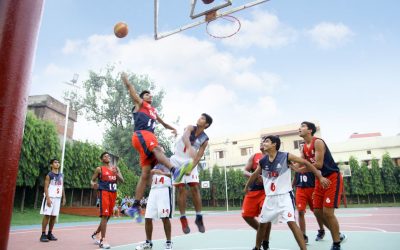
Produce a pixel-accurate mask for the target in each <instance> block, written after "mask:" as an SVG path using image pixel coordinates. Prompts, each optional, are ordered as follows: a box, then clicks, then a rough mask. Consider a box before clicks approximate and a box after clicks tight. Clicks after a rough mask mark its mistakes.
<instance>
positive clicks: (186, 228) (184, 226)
mask: <svg viewBox="0 0 400 250" xmlns="http://www.w3.org/2000/svg"><path fill="white" fill-rule="evenodd" d="M180 220H181V225H182V231H183V232H184V233H185V234H188V233H190V228H189V223H188V220H187V219H186V216H182V217H181V218H180Z"/></svg>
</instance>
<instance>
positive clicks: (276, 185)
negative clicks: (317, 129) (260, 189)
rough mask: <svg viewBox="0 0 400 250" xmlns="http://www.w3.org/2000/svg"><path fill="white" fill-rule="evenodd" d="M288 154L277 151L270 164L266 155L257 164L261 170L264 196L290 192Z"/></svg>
mask: <svg viewBox="0 0 400 250" xmlns="http://www.w3.org/2000/svg"><path fill="white" fill-rule="evenodd" d="M288 155H289V154H288V153H287V152H280V151H278V152H277V154H276V157H275V159H273V160H272V162H271V161H270V159H269V156H268V155H266V156H264V158H262V159H261V160H260V162H259V164H260V167H261V169H262V177H263V180H264V190H265V194H266V195H267V196H268V195H278V194H286V193H289V192H290V191H292V182H291V171H290V168H289V164H288Z"/></svg>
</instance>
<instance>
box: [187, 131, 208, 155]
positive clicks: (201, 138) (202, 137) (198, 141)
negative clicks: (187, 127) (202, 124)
mask: <svg viewBox="0 0 400 250" xmlns="http://www.w3.org/2000/svg"><path fill="white" fill-rule="evenodd" d="M196 131H197V126H193V131H192V132H191V133H190V137H189V141H190V144H191V145H192V147H193V148H195V149H196V151H198V150H199V149H200V147H201V146H203V144H204V143H205V142H206V141H208V140H209V138H208V136H207V134H206V133H205V132H204V131H202V132H201V133H200V134H199V135H198V136H196Z"/></svg>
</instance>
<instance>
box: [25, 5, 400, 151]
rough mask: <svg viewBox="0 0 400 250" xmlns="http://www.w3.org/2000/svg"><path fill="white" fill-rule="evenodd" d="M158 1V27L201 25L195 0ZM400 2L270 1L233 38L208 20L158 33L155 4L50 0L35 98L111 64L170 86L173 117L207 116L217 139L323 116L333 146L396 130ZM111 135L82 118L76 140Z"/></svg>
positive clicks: (399, 127)
mask: <svg viewBox="0 0 400 250" xmlns="http://www.w3.org/2000/svg"><path fill="white" fill-rule="evenodd" d="M159 1H160V6H159V30H160V32H164V31H168V30H171V29H175V28H178V27H181V26H183V25H185V24H188V23H191V22H193V21H192V20H191V19H190V18H189V12H190V4H189V2H190V1H189V0H187V1H183V0H168V1H166V0H159ZM198 2H199V4H201V1H198ZM220 2H223V1H222V0H215V2H214V4H219V3H220ZM246 2H247V3H248V2H251V0H247V1H245V0H236V1H234V5H233V7H237V6H240V5H241V4H244V3H246ZM204 8H208V6H202V5H198V6H196V9H195V10H196V11H201V10H204ZM228 8H229V7H227V8H226V9H225V10H227V9H228ZM399 9H400V2H399V1H395V0H387V1H367V2H366V1H361V0H353V1H348V0H336V1H328V0H309V1H292V0H271V1H268V2H266V3H263V4H261V5H258V6H255V7H252V8H248V9H245V10H242V11H240V12H236V13H235V14H234V16H235V17H237V18H238V19H239V20H240V22H241V29H240V31H239V32H238V33H237V34H236V35H234V36H232V37H230V38H226V39H215V38H212V37H210V36H209V35H208V34H207V32H206V30H205V25H201V26H198V27H195V28H192V29H190V30H186V31H183V32H180V33H178V34H175V35H172V36H169V37H166V38H164V39H161V40H157V41H156V40H154V39H153V37H154V32H153V30H154V8H153V1H150V0H147V1H130V0H113V1H109V0H86V1H78V0H47V1H45V6H44V11H43V17H42V23H41V28H40V32H39V37H38V44H37V51H36V57H35V63H34V66H33V74H32V80H31V84H30V93H29V94H30V95H41V94H49V95H51V96H53V97H55V98H57V99H59V100H62V97H63V93H64V91H66V90H71V89H70V87H69V86H68V85H66V84H64V82H68V81H70V80H71V79H72V76H73V75H74V74H75V73H77V74H79V80H78V85H79V84H81V83H82V82H83V81H85V80H86V79H88V72H89V70H94V71H99V70H101V69H104V68H106V67H107V65H111V64H112V65H116V67H117V68H118V70H121V71H126V70H128V71H130V72H133V73H136V74H140V75H143V74H145V75H148V76H149V77H150V79H152V80H153V81H154V83H155V84H156V85H157V88H158V90H161V89H163V90H164V91H165V92H166V96H165V98H164V100H163V104H162V105H163V114H164V121H166V122H167V123H172V122H173V121H175V120H176V119H177V118H178V117H179V119H180V124H179V125H180V127H184V126H186V125H188V124H194V123H195V122H196V120H197V118H198V117H199V115H200V114H201V113H203V112H206V113H208V114H210V115H211V116H212V117H213V118H214V122H213V124H212V126H211V127H210V128H209V129H207V132H208V134H209V136H210V137H211V138H212V137H225V136H226V137H227V138H229V136H232V135H234V134H241V133H248V132H251V131H259V130H261V129H262V128H268V127H272V126H280V125H286V124H291V123H299V124H300V123H301V122H302V121H304V120H312V121H318V122H319V124H320V126H321V134H322V137H323V138H324V139H325V140H326V141H328V142H342V141H345V140H346V139H348V138H349V136H350V135H351V134H352V133H355V132H357V133H369V132H381V133H382V134H383V135H384V136H394V135H397V134H399V133H400V109H399V107H400V98H399V93H400V73H399V72H400V16H399V15H398V10H399ZM119 21H124V22H126V23H127V24H128V26H129V34H128V36H126V37H125V38H123V39H119V38H116V37H115V36H114V34H113V27H114V25H115V24H116V23H117V22H119ZM227 23H228V24H227ZM232 28H234V27H232V25H231V24H230V22H227V21H225V22H224V20H222V19H220V20H218V21H217V22H214V23H211V24H210V30H212V31H214V32H217V33H218V32H219V33H221V34H226V33H225V32H230V31H232ZM219 33H218V34H219ZM159 126H161V125H159ZM103 132H104V127H101V126H98V125H96V124H95V123H94V122H88V121H86V120H85V118H84V117H78V122H77V123H76V124H75V131H74V138H75V139H78V140H88V141H90V142H94V143H98V144H101V141H102V134H103Z"/></svg>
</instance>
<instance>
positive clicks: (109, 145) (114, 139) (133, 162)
mask: <svg viewBox="0 0 400 250" xmlns="http://www.w3.org/2000/svg"><path fill="white" fill-rule="evenodd" d="M120 76H121V73H117V72H115V67H113V66H108V67H107V68H106V69H105V70H104V71H100V72H94V71H90V72H89V79H88V80H86V81H85V82H84V83H83V85H84V89H85V94H84V95H83V96H78V95H76V94H74V93H73V92H68V93H66V96H67V97H68V98H70V99H71V100H72V106H73V107H74V109H76V110H79V111H80V113H84V114H85V117H86V118H87V119H88V120H93V121H95V122H97V123H98V124H101V125H103V126H104V127H105V133H104V141H103V146H104V148H106V149H107V150H110V151H112V152H113V153H114V154H116V155H118V156H119V157H121V158H122V159H124V161H125V163H126V164H127V165H128V167H129V168H131V169H133V170H134V171H135V173H136V174H139V171H140V168H139V167H136V166H138V165H139V158H138V154H137V152H136V151H135V150H133V148H132V146H131V137H132V133H133V126H132V109H133V104H132V101H131V98H130V96H129V94H128V92H127V90H126V89H125V86H124V85H123V83H122V81H121V77H120ZM128 76H129V77H128V78H129V81H130V82H131V83H132V84H134V85H135V89H136V90H137V91H138V92H139V93H140V92H141V91H143V90H150V91H151V92H152V94H153V101H152V106H154V107H155V108H157V110H158V112H159V115H160V116H161V117H162V113H161V111H162V106H161V101H162V99H163V98H164V91H163V90H161V91H159V92H156V91H155V90H156V86H155V84H154V83H153V82H152V81H151V80H150V79H149V78H148V77H147V76H139V75H135V74H133V73H129V74H128ZM156 135H157V137H158V139H159V142H160V143H161V144H163V145H164V147H165V149H166V150H167V151H169V152H170V147H169V145H170V142H171V138H170V137H166V136H163V130H160V129H157V130H156Z"/></svg>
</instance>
